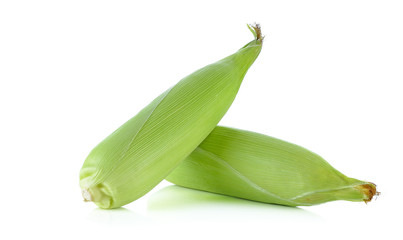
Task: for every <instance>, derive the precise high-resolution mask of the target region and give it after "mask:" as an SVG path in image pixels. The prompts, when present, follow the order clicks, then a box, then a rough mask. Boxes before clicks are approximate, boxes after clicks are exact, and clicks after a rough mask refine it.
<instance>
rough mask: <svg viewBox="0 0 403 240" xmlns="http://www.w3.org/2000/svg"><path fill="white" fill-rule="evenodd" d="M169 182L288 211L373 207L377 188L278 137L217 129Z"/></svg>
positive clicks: (224, 128) (169, 177)
mask: <svg viewBox="0 0 403 240" xmlns="http://www.w3.org/2000/svg"><path fill="white" fill-rule="evenodd" d="M166 180H168V181H170V182H172V183H174V184H177V185H179V186H183V187H188V188H193V189H198V190H204V191H208V192H213V193H219V194H224V195H229V196H234V197H239V198H245V199H249V200H254V201H259V202H265V203H274V204H281V205H287V206H310V205H315V204H321V203H325V202H329V201H334V200H348V201H355V202H358V201H364V202H368V201H371V199H372V197H373V196H374V195H376V194H378V193H377V191H376V186H375V184H373V183H370V182H365V181H360V180H357V179H354V178H349V177H346V176H345V175H343V174H342V173H340V172H339V171H337V170H336V169H334V168H333V167H332V166H331V165H330V164H329V163H327V162H326V161H325V160H324V159H323V158H321V157H320V156H318V155H317V154H315V153H313V152H311V151H309V150H307V149H305V148H302V147H300V146H297V145H295V144H292V143H288V142H285V141H282V140H279V139H276V138H273V137H269V136H265V135H262V134H258V133H253V132H249V131H243V130H237V129H232V128H227V127H216V128H215V129H214V130H213V131H212V132H211V133H210V135H209V136H208V137H207V138H206V139H205V140H204V141H203V142H202V143H201V144H200V145H199V147H197V149H196V150H195V151H193V153H192V154H191V155H190V156H188V157H187V158H186V160H185V161H183V162H182V163H181V164H180V165H179V166H178V167H177V168H175V170H174V171H173V172H172V173H171V174H170V175H169V176H168V177H167V178H166Z"/></svg>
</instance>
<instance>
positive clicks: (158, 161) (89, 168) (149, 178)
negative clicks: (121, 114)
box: [80, 26, 262, 208]
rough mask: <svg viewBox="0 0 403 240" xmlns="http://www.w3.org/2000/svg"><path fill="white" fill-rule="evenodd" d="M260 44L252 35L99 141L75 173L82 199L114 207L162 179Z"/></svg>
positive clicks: (233, 90) (228, 96)
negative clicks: (79, 169) (251, 38)
mask: <svg viewBox="0 0 403 240" xmlns="http://www.w3.org/2000/svg"><path fill="white" fill-rule="evenodd" d="M253 29H254V31H256V32H257V33H258V34H257V33H255V34H256V35H257V36H261V34H260V28H259V26H253ZM261 48H262V38H256V39H254V40H253V41H251V42H249V43H248V44H247V45H245V46H244V47H242V48H241V49H239V50H238V51H237V52H236V53H234V54H232V55H230V56H228V57H226V58H224V59H222V60H220V61H218V62H216V63H213V64H211V65H208V66H206V67H204V68H201V69H199V70H197V71H196V72H194V73H192V74H190V75H189V76H187V77H185V78H183V79H182V80H181V81H179V82H178V83H177V84H176V85H175V86H173V87H172V88H170V89H168V90H167V91H165V92H164V93H162V94H161V95H160V96H159V97H157V98H156V99H155V100H154V101H153V102H151V103H150V104H149V105H148V106H146V107H145V108H144V109H143V110H141V111H140V112H139V113H138V114H137V115H136V116H135V117H133V118H132V119H130V120H129V121H127V122H126V123H125V124H123V125H122V126H121V127H119V128H118V129H117V130H116V131H115V132H113V133H112V134H111V135H109V136H108V137H107V138H106V139H105V140H103V141H102V142H101V143H99V144H98V145H97V146H96V147H95V148H94V149H93V150H92V151H91V152H90V154H89V155H88V157H87V158H86V160H85V162H84V165H83V166H82V169H81V171H80V186H81V189H82V195H83V197H84V200H85V201H93V202H94V203H95V204H97V205H98V206H99V207H101V208H116V207H120V206H123V205H125V204H128V203H130V202H132V201H134V200H136V199H138V198H140V197H141V196H143V195H144V194H146V193H147V192H148V191H150V190H151V189H152V188H153V187H154V186H156V185H157V184H158V183H159V182H160V181H162V180H163V179H164V178H165V177H166V176H167V175H168V174H169V173H170V172H171V171H172V170H173V169H174V168H175V167H176V166H177V165H178V164H179V163H180V162H181V161H183V160H184V159H185V158H186V156H188V155H189V154H190V153H191V152H192V151H193V150H194V149H195V148H196V147H197V146H198V145H199V144H200V143H201V142H202V141H203V140H204V139H205V138H206V137H207V135H208V134H209V133H210V132H211V131H212V130H213V129H214V127H215V126H216V125H217V123H218V122H219V121H220V119H221V118H222V117H223V116H224V114H225V113H226V111H227V110H228V108H229V107H230V105H231V103H232V102H233V100H234V98H235V96H236V94H237V92H238V89H239V87H240V85H241V82H242V80H243V78H244V76H245V74H246V72H247V70H248V69H249V67H250V66H251V65H252V63H253V62H254V61H255V59H256V58H257V56H258V55H259V53H260V50H261Z"/></svg>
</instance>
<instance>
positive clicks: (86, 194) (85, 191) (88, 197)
mask: <svg viewBox="0 0 403 240" xmlns="http://www.w3.org/2000/svg"><path fill="white" fill-rule="evenodd" d="M81 195H82V196H83V198H84V202H92V200H93V199H92V195H91V193H90V192H89V191H88V189H86V188H84V189H82V190H81Z"/></svg>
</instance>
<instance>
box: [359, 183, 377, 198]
mask: <svg viewBox="0 0 403 240" xmlns="http://www.w3.org/2000/svg"><path fill="white" fill-rule="evenodd" d="M356 188H357V189H358V190H359V191H360V192H361V193H362V194H363V195H364V196H365V198H364V199H363V201H364V202H365V203H368V202H370V201H371V200H372V198H373V197H374V196H379V195H380V194H381V193H380V192H378V191H377V190H376V184H374V183H371V182H369V183H366V184H361V185H358V186H357V187H356Z"/></svg>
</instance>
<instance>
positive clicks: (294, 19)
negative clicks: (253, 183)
mask: <svg viewBox="0 0 403 240" xmlns="http://www.w3.org/2000/svg"><path fill="white" fill-rule="evenodd" d="M402 12H403V7H402V2H401V1H370V0H366V1H352V0H348V1H340V0H339V1H323V0H318V1H311V0H304V1H287V0H282V1H251V0H244V1H219V0H215V1H207V0H204V1H175V0H170V1H99V0H98V1H82V0H80V1H72V0H71V1H18V0H15V1H7V0H5V1H1V2H0V104H1V105H0V106H1V109H0V111H1V113H0V114H1V118H0V161H1V163H0V171H1V173H0V181H1V182H0V186H1V191H0V194H1V196H0V204H1V207H2V209H1V212H0V219H1V221H2V223H1V230H0V238H1V239H34V238H35V239H153V238H155V239H157V238H158V239H287V238H288V239H291V238H294V239H301V238H302V239H352V238H360V239H382V238H384V237H386V236H391V237H392V236H393V237H392V238H393V239H399V237H402V234H401V226H402V221H401V219H400V218H401V216H402V213H403V212H402V210H401V201H402V199H403V194H402V187H401V186H402V183H401V181H402V179H401V176H402V174H401V172H402V160H403V153H402V152H403V151H402V149H403V148H402V146H403V137H402V136H403V129H402V123H403V114H402V103H403V96H402V90H403V88H402V82H403V71H402V70H403V69H402V66H403V27H402V26H403V14H402ZM255 21H256V22H259V23H260V24H261V25H262V29H263V32H264V33H265V35H266V38H265V42H264V47H263V49H262V52H261V54H260V57H259V58H258V59H257V61H256V62H255V64H254V65H253V66H252V67H251V69H250V71H249V72H248V74H247V75H246V77H245V80H244V82H243V85H242V87H241V90H240V92H239V94H238V96H237V99H236V100H235V102H234V104H233V106H232V107H231V109H230V110H229V112H228V114H227V115H226V116H225V117H224V118H223V120H222V122H221V123H220V124H222V125H226V126H231V127H236V128H241V129H248V130H252V131H257V132H261V133H265V134H268V135H271V136H274V137H278V138H281V139H284V140H287V141H290V142H293V143H297V144H299V145H301V146H304V147H306V148H308V149H310V150H312V151H314V152H316V153H318V154H320V155H321V156H323V157H324V158H325V159H327V160H328V161H329V162H330V163H331V164H332V165H333V166H334V167H336V168H337V169H339V170H340V171H341V172H343V173H344V174H346V175H348V176H351V177H354V178H359V179H362V180H368V181H372V182H374V183H376V184H377V185H378V187H379V191H381V192H382V194H381V196H380V197H378V199H377V200H376V201H373V202H371V203H369V204H367V205H366V204H364V203H352V202H342V201H340V202H332V203H327V204H323V205H319V206H313V207H306V208H305V207H304V208H288V207H281V206H275V205H270V204H261V203H256V202H250V201H246V200H240V199H235V198H230V197H224V196H220V195H214V194H208V193H204V192H199V191H194V190H188V189H183V188H179V187H175V186H171V185H170V184H169V183H167V182H162V183H161V184H160V185H159V186H157V187H156V188H155V189H154V190H153V191H152V192H150V193H149V194H147V195H146V196H145V197H143V198H141V199H140V200H138V201H136V202H133V203H131V204H129V205H127V206H125V207H124V208H121V209H118V210H112V211H105V210H100V209H97V208H96V207H95V205H94V204H92V203H84V202H83V201H82V198H81V194H80V189H79V186H78V173H79V170H80V168H81V165H82V163H83V161H84V159H85V157H86V156H87V154H88V153H89V151H90V150H91V149H92V148H93V147H94V146H95V145H96V144H97V143H98V142H100V141H101V140H102V139H103V138H105V137H106V136H107V135H109V133H111V132H112V131H113V130H115V129H116V128H117V127H119V126H120V125H121V124H122V123H124V122H125V121H126V120H128V119H129V118H130V117H132V116H134V115H135V114H136V113H137V112H138V111H139V110H141V109H142V107H144V106H145V105H146V104H148V103H149V102H150V101H151V100H152V99H153V98H154V97H156V96H157V95H159V94H160V93H161V92H163V91H164V90H165V89H167V88H168V87H170V86H172V85H174V84H175V83H176V82H177V81H178V80H180V79H181V78H182V77H184V76H186V75H187V74H189V73H191V72H193V71H194V70H196V69H198V68H200V67H203V66H205V65H207V64H209V63H212V62H214V61H217V60H219V59H221V58H223V57H225V56H227V55H229V54H232V53H233V52H235V51H236V50H237V49H238V48H240V47H242V46H243V45H244V44H246V43H247V42H249V41H250V40H251V39H252V35H251V34H250V32H249V30H248V29H247V28H246V23H253V22H255Z"/></svg>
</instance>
